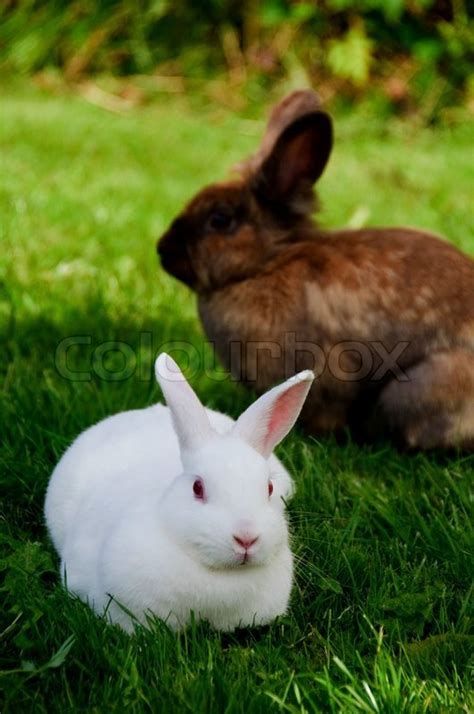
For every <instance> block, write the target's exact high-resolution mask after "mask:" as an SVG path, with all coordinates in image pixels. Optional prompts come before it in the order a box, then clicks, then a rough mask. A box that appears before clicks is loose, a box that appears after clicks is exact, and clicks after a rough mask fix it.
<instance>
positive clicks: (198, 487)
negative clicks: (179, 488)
mask: <svg viewBox="0 0 474 714" xmlns="http://www.w3.org/2000/svg"><path fill="white" fill-rule="evenodd" d="M193 493H194V495H195V496H196V498H197V499H199V500H200V501H204V483H203V481H202V479H200V478H197V479H196V480H195V481H194V483H193Z"/></svg>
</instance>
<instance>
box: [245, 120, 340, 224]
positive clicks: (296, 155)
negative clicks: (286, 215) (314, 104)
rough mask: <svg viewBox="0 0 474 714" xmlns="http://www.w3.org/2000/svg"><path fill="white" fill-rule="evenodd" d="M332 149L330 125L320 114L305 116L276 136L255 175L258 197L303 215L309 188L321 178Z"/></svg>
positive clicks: (310, 199) (307, 207)
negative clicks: (273, 143)
mask: <svg viewBox="0 0 474 714" xmlns="http://www.w3.org/2000/svg"><path fill="white" fill-rule="evenodd" d="M331 148H332V123H331V119H330V117H329V115H328V114H326V113H325V112H322V111H315V112H311V114H305V115H304V116H302V117H299V118H298V119H296V120H295V121H293V122H292V123H291V124H289V126H287V127H286V129H284V131H283V132H282V133H281V134H280V136H279V137H278V139H277V141H276V142H275V145H274V146H273V149H272V151H271V152H270V154H269V155H268V157H267V158H266V159H265V160H264V161H263V163H262V166H261V168H260V170H259V171H258V172H257V174H256V176H255V186H256V188H257V191H258V193H259V194H260V195H262V197H264V198H265V199H266V200H269V201H271V202H275V203H278V204H280V205H286V206H287V207H288V208H290V209H292V210H293V211H294V212H296V213H306V212H307V211H308V209H310V204H311V203H312V187H313V184H314V183H315V181H317V179H318V178H319V177H320V176H321V174H322V172H323V170H324V167H325V166H326V163H327V161H328V159H329V155H330V153H331Z"/></svg>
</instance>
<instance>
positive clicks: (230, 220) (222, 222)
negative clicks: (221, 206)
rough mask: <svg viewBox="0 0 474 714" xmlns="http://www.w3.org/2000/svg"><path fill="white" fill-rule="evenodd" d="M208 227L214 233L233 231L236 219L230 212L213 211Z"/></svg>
mask: <svg viewBox="0 0 474 714" xmlns="http://www.w3.org/2000/svg"><path fill="white" fill-rule="evenodd" d="M208 226H209V228H210V229H211V230H213V231H231V230H232V229H233V228H234V227H235V218H234V216H233V215H232V213H229V212H228V211H213V212H212V213H211V215H210V216H209V220H208Z"/></svg>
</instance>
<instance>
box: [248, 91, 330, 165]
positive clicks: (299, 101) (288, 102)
mask: <svg viewBox="0 0 474 714" xmlns="http://www.w3.org/2000/svg"><path fill="white" fill-rule="evenodd" d="M319 109H321V102H320V99H319V97H318V95H317V94H316V93H315V92H313V90H312V89H297V90H296V91H295V92H291V93H290V94H287V95H286V97H283V99H282V100H281V101H279V102H278V103H277V104H275V106H274V107H273V109H272V111H271V112H270V116H269V117H268V122H267V127H266V129H265V134H264V135H263V139H262V141H261V143H260V147H259V148H258V150H257V151H256V152H255V153H254V154H252V155H251V156H249V157H248V158H247V159H245V160H244V161H241V162H240V163H239V164H237V166H235V167H234V168H235V169H236V171H238V172H239V173H240V174H243V175H244V176H245V177H247V176H250V175H252V174H254V173H255V172H256V171H257V170H258V169H259V168H260V167H261V166H262V164H263V162H264V161H265V159H267V158H268V156H269V155H270V154H271V152H272V150H273V147H274V146H275V144H276V142H277V140H278V138H279V136H280V134H282V133H283V131H284V130H285V129H286V128H287V126H289V125H290V124H292V123H293V122H294V121H295V120H296V119H298V118H300V117H302V116H304V115H305V114H311V113H312V112H315V111H318V110H319Z"/></svg>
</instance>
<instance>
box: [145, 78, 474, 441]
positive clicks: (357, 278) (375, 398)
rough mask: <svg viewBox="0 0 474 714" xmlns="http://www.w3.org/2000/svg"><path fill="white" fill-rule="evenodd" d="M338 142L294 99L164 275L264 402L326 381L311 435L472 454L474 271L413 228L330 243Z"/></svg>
mask: <svg viewBox="0 0 474 714" xmlns="http://www.w3.org/2000/svg"><path fill="white" fill-rule="evenodd" d="M279 118H280V119H279ZM279 121H280V123H281V126H280V127H278V124H279ZM331 140H332V139H331V127H330V121H329V118H328V117H327V115H325V114H323V113H322V112H321V111H320V109H319V103H318V101H317V99H316V97H315V95H314V94H312V93H309V92H306V93H305V92H298V93H295V94H294V95H290V96H289V97H287V98H286V99H285V100H284V104H282V105H279V106H277V108H275V109H274V111H273V113H272V115H271V120H270V124H269V129H268V131H267V134H266V136H265V137H264V140H263V142H262V147H261V149H260V151H259V152H257V153H256V154H255V155H254V156H253V157H251V159H250V160H249V161H248V162H247V163H246V164H244V168H243V175H242V176H241V177H240V178H238V179H236V180H234V181H232V182H227V183H222V184H216V185H214V186H210V187H208V188H205V189H204V190H203V191H201V192H200V193H199V194H198V195H197V196H196V197H195V198H194V199H193V200H192V201H191V203H190V204H189V205H188V206H187V208H186V209H185V211H184V212H183V214H182V215H181V216H180V217H179V218H178V219H177V220H176V221H175V222H174V223H173V224H172V226H171V227H170V229H169V230H168V232H167V233H166V234H165V235H164V236H163V237H162V238H161V240H160V242H159V245H158V249H159V253H160V256H161V259H162V263H163V266H164V267H165V269H166V270H168V272H170V273H171V274H172V275H175V276H176V277H178V278H179V279H181V280H183V282H185V283H186V284H188V285H189V286H190V287H192V288H193V289H194V290H195V291H196V292H197V294H198V307H199V314H200V317H201V320H202V323H203V325H204V329H205V331H206V333H207V335H208V337H209V339H210V340H211V341H212V342H214V343H215V346H216V350H217V352H218V354H219V355H220V357H221V359H222V360H223V362H224V364H226V366H227V367H228V368H229V369H230V370H231V371H232V372H233V374H234V376H236V377H237V378H239V379H242V380H243V381H244V382H245V383H247V384H249V385H250V386H252V387H254V388H255V389H256V390H257V391H258V392H263V391H265V390H266V389H267V388H268V387H269V386H271V385H272V384H274V383H276V382H278V381H280V380H282V379H283V378H285V377H288V376H290V375H291V374H293V373H295V372H296V371H298V370H301V369H305V368H308V367H309V368H313V369H315V370H316V372H317V375H318V378H317V379H316V380H315V383H314V386H313V388H312V391H311V393H310V397H309V398H308V400H307V403H306V406H305V410H304V412H303V416H302V419H303V421H304V423H305V424H306V426H307V428H308V429H309V430H310V431H311V432H313V433H321V432H324V431H328V430H338V429H341V428H343V427H345V426H347V425H349V426H351V427H353V429H354V431H355V432H356V433H360V434H362V435H363V436H364V437H369V438H373V437H374V436H376V435H379V434H382V435H392V436H393V437H394V438H397V439H398V440H400V441H401V442H402V443H404V444H405V445H407V446H409V447H421V448H430V447H450V446H454V445H461V446H465V447H467V448H472V447H473V444H474V262H473V261H472V260H471V259H470V258H468V257H467V256H465V255H463V254H462V253H461V252H460V251H458V250H457V249H456V248H454V247H453V246H451V245H450V244H448V243H446V242H445V241H443V240H442V239H440V238H437V237H436V236H433V235H431V234H429V233H425V232H422V231H417V230H413V229H409V228H379V229H376V228H368V229H363V230H340V231H332V232H330V231H322V230H320V229H319V228H318V227H317V226H316V225H315V224H314V223H313V221H312V220H311V217H310V216H311V210H312V205H313V204H312V198H313V197H312V184H313V183H314V181H315V180H317V178H318V177H319V175H320V174H321V173H322V171H323V169H324V165H325V163H326V161H327V158H328V156H329V153H330V149H331ZM341 343H344V344H341ZM354 343H355V345H354ZM390 354H392V355H395V356H396V362H395V363H394V364H392V368H391V369H390V370H388V369H387V365H389V364H390V360H389V359H388V358H387V355H390Z"/></svg>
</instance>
